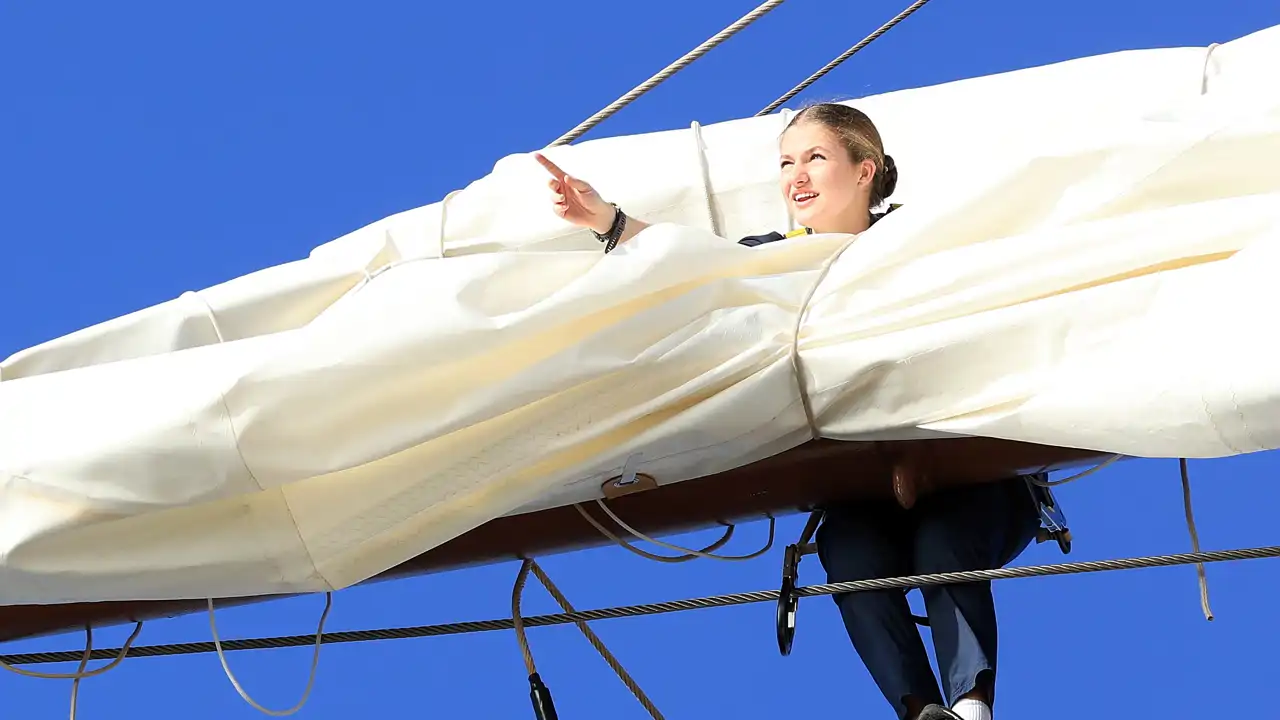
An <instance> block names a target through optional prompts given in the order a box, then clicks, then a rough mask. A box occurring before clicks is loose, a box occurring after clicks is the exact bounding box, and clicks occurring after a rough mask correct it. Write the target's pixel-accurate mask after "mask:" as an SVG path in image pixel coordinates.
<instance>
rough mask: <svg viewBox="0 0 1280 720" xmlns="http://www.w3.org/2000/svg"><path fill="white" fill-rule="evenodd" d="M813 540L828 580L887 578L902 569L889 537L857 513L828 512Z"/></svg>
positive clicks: (898, 553) (897, 552)
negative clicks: (896, 560) (896, 559)
mask: <svg viewBox="0 0 1280 720" xmlns="http://www.w3.org/2000/svg"><path fill="white" fill-rule="evenodd" d="M814 539H815V541H816V544H817V546H818V558H819V559H820V560H821V562H822V566H823V568H824V569H825V570H826V571H827V582H848V581H852V580H869V579H872V578H881V577H890V576H892V575H894V574H896V573H898V572H900V570H901V568H899V567H898V565H899V564H900V563H898V562H895V558H898V557H899V556H900V551H899V550H898V549H897V548H896V547H894V545H893V542H892V539H891V538H889V537H887V536H886V535H885V534H884V533H883V532H880V529H879V528H877V527H876V525H875V524H874V523H873V522H869V521H865V520H864V518H861V517H859V516H858V514H856V513H843V512H839V513H829V514H828V516H827V518H826V519H825V520H824V521H823V523H822V526H821V527H819V528H818V532H817V535H816V537H815V538H814Z"/></svg>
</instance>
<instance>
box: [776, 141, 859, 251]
mask: <svg viewBox="0 0 1280 720" xmlns="http://www.w3.org/2000/svg"><path fill="white" fill-rule="evenodd" d="M780 151H781V156H780V158H779V160H780V163H781V170H782V178H781V181H782V194H783V196H784V197H785V198H786V201H787V208H788V209H789V210H790V211H791V216H792V217H793V218H795V220H796V222H798V223H800V224H801V225H804V226H805V227H808V228H810V229H812V230H813V231H814V232H819V233H823V232H830V233H860V232H862V231H863V230H866V229H867V227H869V226H870V221H871V207H870V199H871V183H872V181H873V179H874V178H875V169H876V168H875V163H874V162H872V161H871V160H863V161H862V162H855V161H854V159H853V157H852V156H851V155H850V152H849V150H848V148H846V147H845V144H844V143H843V142H841V139H840V137H839V136H838V135H836V134H835V133H833V132H831V131H830V130H828V129H827V128H826V127H824V126H823V125H821V124H819V123H816V122H799V123H796V124H795V125H793V126H791V127H790V128H789V129H787V131H786V132H785V133H783V135H782V143H781V148H780Z"/></svg>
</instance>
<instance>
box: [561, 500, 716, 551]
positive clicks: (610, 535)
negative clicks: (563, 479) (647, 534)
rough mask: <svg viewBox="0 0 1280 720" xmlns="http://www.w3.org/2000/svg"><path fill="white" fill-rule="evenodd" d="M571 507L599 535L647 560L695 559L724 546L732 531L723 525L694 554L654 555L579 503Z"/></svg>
mask: <svg viewBox="0 0 1280 720" xmlns="http://www.w3.org/2000/svg"><path fill="white" fill-rule="evenodd" d="M573 509H574V510H577V511H578V514H579V515H581V516H582V517H584V518H586V520H587V522H589V523H591V526H592V527H594V528H595V529H596V530H599V531H600V534H601V535H604V536H605V537H607V538H609V539H610V540H612V541H614V542H615V543H617V544H618V545H620V546H622V548H623V549H625V550H630V551H631V552H633V553H635V554H636V555H639V556H640V557H642V558H648V559H649V560H655V561H657V562H664V563H672V564H675V563H682V562H688V561H690V560H697V559H698V557H699V556H701V555H702V554H703V553H709V552H712V551H715V550H719V549H720V548H721V547H723V546H724V544H725V543H727V542H729V538H731V537H733V531H734V526H733V525H725V530H724V535H721V536H720V539H719V540H716V541H715V542H713V543H711V544H710V545H708V546H706V547H704V548H702V550H700V551H698V554H696V555H695V554H693V553H685V554H684V555H677V556H675V557H671V556H669V555H656V554H654V553H651V552H649V551H647V550H641V549H640V548H638V547H636V546H635V545H632V544H631V543H629V542H627V541H626V540H623V539H622V538H620V537H618V536H617V535H615V534H613V532H612V531H610V530H609V528H606V527H605V526H604V525H601V524H600V521H599V520H596V519H595V518H594V517H592V516H591V513H589V512H587V509H586V508H584V507H582V504H581V503H574V504H573Z"/></svg>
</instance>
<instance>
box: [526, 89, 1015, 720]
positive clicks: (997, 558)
mask: <svg viewBox="0 0 1280 720" xmlns="http://www.w3.org/2000/svg"><path fill="white" fill-rule="evenodd" d="M537 157H538V160H539V162H541V163H542V165H543V167H545V168H546V169H547V170H548V171H549V172H550V173H551V175H552V178H551V179H550V180H549V181H548V185H549V186H550V188H551V192H552V204H553V208H554V210H555V212H556V214H558V215H559V216H560V217H562V218H564V219H565V220H567V221H569V222H571V223H573V224H575V225H578V226H580V227H585V228H589V229H590V230H591V231H592V232H594V233H595V234H596V235H597V236H598V237H600V239H601V240H603V241H605V242H607V243H608V244H607V246H606V251H608V250H611V249H613V247H614V246H615V245H616V244H617V243H622V242H626V241H627V240H629V239H631V238H632V237H635V235H636V234H637V233H639V232H640V231H641V230H643V229H644V228H645V227H647V224H646V223H645V222H643V221H642V220H637V219H635V218H629V217H627V216H626V215H625V214H624V213H623V212H622V210H620V209H619V208H617V207H615V206H614V205H611V204H610V203H608V202H606V201H605V200H604V199H603V198H601V197H600V196H599V194H597V193H596V191H595V190H594V189H593V188H592V187H591V185H589V184H588V183H586V182H583V181H582V180H580V179H578V178H574V177H572V176H570V175H568V174H567V173H565V172H564V171H563V170H561V169H560V168H559V167H557V166H556V165H555V163H552V162H551V161H550V160H548V159H547V158H545V157H543V156H542V155H538V156H537ZM779 163H780V166H781V189H782V193H783V196H784V197H785V198H786V202H787V205H788V208H789V210H790V212H791V213H792V216H793V217H794V218H795V219H796V221H797V222H798V223H799V224H800V225H802V226H803V227H804V228H805V230H803V231H799V233H791V235H795V234H802V233H804V232H815V233H850V234H858V233H861V232H863V231H865V230H866V229H867V228H869V227H871V225H872V224H873V223H875V222H876V221H877V220H879V219H880V218H881V217H883V214H881V215H876V214H873V213H872V209H873V208H876V207H879V206H880V205H881V204H883V203H884V201H885V200H886V199H887V198H888V197H889V196H890V195H891V194H892V193H893V190H894V186H895V185H896V184H897V179H898V171H897V168H896V167H895V166H894V163H893V159H892V158H891V157H889V156H888V155H886V154H885V152H884V145H883V143H882V141H881V139H880V133H879V131H877V130H876V127H875V125H874V124H872V122H871V120H870V119H869V118H868V117H867V116H866V115H865V114H863V113H862V112H860V111H858V110H855V109H853V108H851V107H847V106H845V105H840V104H834V103H823V104H818V105H812V106H810V107H807V108H805V109H804V110H802V111H800V112H799V113H797V114H796V116H795V117H794V118H793V119H792V121H791V122H790V123H788V125H787V127H786V129H785V130H784V131H783V133H782V137H781V140H780V157H779ZM892 209H893V208H892V207H891V208H890V210H892ZM886 214H887V213H886ZM786 237H787V236H786V235H783V234H781V233H777V232H774V233H769V234H767V235H758V236H752V237H747V238H743V239H742V240H740V241H739V242H740V243H742V244H744V245H761V244H764V243H769V242H776V241H779V240H783V239H785V238H786ZM1038 525H1039V515H1038V514H1037V512H1036V510H1035V506H1034V504H1033V502H1032V500H1031V496H1030V494H1029V493H1028V492H1027V491H1026V488H1025V487H1024V485H1023V480H1022V478H1019V477H1014V478H1008V479H1005V480H1002V481H999V482H993V483H988V484H982V485H976V486H970V487H965V488H958V489H953V490H948V491H945V492H940V493H937V494H935V495H932V496H929V497H925V498H922V499H921V500H920V501H919V502H918V503H916V504H915V505H914V506H913V507H912V509H910V510H904V509H902V507H900V506H899V505H898V504H897V503H896V502H894V501H893V500H885V501H881V502H859V503H853V504H844V505H837V506H832V507H828V508H826V517H825V520H824V521H823V524H822V527H821V528H820V529H819V530H818V533H817V544H818V556H819V558H820V559H821V561H822V565H823V567H824V568H825V569H826V571H827V580H828V582H833V583H834V582H845V581H851V580H864V579H870V578H883V577H894V576H903V575H913V574H925V573H939V572H951V571H959V570H980V569H989V568H994V567H1001V566H1004V565H1005V564H1007V563H1009V562H1010V561H1011V560H1013V559H1014V558H1015V557H1017V556H1018V555H1019V554H1020V553H1021V552H1022V551H1023V550H1024V549H1025V548H1026V547H1027V545H1028V544H1030V542H1031V540H1032V539H1033V538H1034V537H1035V533H1036V529H1037V527H1038ZM923 595H924V601H925V608H926V610H927V614H928V618H929V626H930V628H931V630H932V635H933V643H934V649H935V651H936V653H937V656H938V664H939V668H940V670H941V673H942V677H943V685H944V687H945V691H946V697H945V700H944V697H943V694H942V693H941V692H939V689H938V682H937V679H936V678H935V676H934V674H933V670H932V668H931V667H930V665H929V658H928V655H927V654H926V653H925V648H924V643H923V642H922V640H921V638H920V634H919V633H918V632H917V630H916V628H915V625H914V621H913V619H912V617H911V611H910V608H909V606H908V604H907V599H906V596H905V595H904V594H903V593H902V592H901V591H898V590H885V591H875V592H859V593H846V594H844V595H835V596H834V599H835V602H836V604H837V606H838V607H839V608H840V614H841V617H842V618H843V620H844V624H845V628H846V630H847V631H848V633H849V638H850V639H851V640H852V641H853V646H854V648H855V649H856V650H857V652H858V654H859V656H860V657H861V658H862V661H863V662H864V663H865V664H866V666H867V669H868V670H869V671H870V673H871V676H872V678H873V679H874V681H875V683H876V685H877V686H878V687H879V688H880V691H881V692H882V693H884V696H885V699H887V700H888V701H889V703H890V704H891V705H893V707H894V710H895V711H896V713H897V716H898V717H899V718H900V719H901V720H942V719H945V718H950V719H952V720H991V717H992V716H991V707H992V705H993V701H994V699H995V671H996V613H995V602H994V599H993V598H992V594H991V585H990V583H969V584H964V585H952V586H945V587H929V588H925V589H923Z"/></svg>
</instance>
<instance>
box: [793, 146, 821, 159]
mask: <svg viewBox="0 0 1280 720" xmlns="http://www.w3.org/2000/svg"><path fill="white" fill-rule="evenodd" d="M814 150H821V151H823V152H831V151H830V150H828V149H827V148H826V146H824V145H814V146H813V147H809V148H805V149H804V150H802V151H801V152H800V154H801V155H803V154H805V153H811V152H813V151H814ZM782 157H784V158H785V157H791V156H790V155H789V154H787V153H782Z"/></svg>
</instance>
